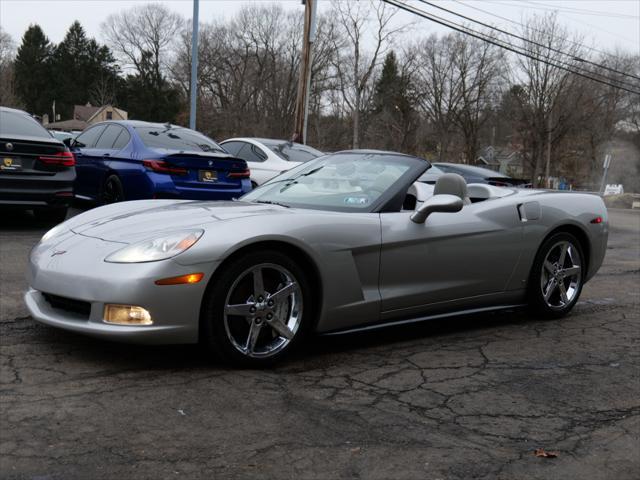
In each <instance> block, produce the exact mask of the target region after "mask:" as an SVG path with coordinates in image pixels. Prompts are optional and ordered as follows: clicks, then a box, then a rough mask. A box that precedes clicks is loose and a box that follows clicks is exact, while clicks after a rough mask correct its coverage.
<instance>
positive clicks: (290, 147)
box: [261, 140, 324, 162]
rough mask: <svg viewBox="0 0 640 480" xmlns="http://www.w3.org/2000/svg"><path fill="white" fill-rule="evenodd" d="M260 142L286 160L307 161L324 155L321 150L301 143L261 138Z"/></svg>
mask: <svg viewBox="0 0 640 480" xmlns="http://www.w3.org/2000/svg"><path fill="white" fill-rule="evenodd" d="M261 143H262V144H264V146H266V147H267V148H269V150H271V151H272V152H273V153H275V154H276V155H278V156H279V157H280V158H282V159H283V160H286V161H288V162H308V161H309V160H313V159H314V158H318V157H321V156H322V155H324V154H323V153H322V152H321V151H319V150H316V149H315V148H311V147H308V146H306V145H302V144H301V143H292V142H284V141H273V140H261Z"/></svg>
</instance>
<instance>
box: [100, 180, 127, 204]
mask: <svg viewBox="0 0 640 480" xmlns="http://www.w3.org/2000/svg"><path fill="white" fill-rule="evenodd" d="M122 201H124V188H123V187H122V182H121V181H120V179H119V178H118V176H117V175H109V176H108V177H107V179H106V180H105V181H104V184H103V186H102V191H101V192H100V203H101V204H102V205H108V204H110V203H117V202H122Z"/></svg>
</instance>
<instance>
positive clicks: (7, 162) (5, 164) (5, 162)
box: [2, 158, 13, 167]
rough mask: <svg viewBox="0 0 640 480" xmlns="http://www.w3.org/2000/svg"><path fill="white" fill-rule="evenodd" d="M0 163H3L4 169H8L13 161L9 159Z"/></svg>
mask: <svg viewBox="0 0 640 480" xmlns="http://www.w3.org/2000/svg"><path fill="white" fill-rule="evenodd" d="M2 163H4V166H5V167H10V166H11V164H12V163H13V160H12V159H11V158H5V159H4V161H3V162H2Z"/></svg>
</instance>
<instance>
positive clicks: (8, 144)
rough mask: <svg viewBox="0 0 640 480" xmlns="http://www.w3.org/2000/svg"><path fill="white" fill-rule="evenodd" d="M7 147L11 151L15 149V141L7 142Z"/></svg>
mask: <svg viewBox="0 0 640 480" xmlns="http://www.w3.org/2000/svg"><path fill="white" fill-rule="evenodd" d="M5 148H6V149H7V150H9V151H11V150H13V143H7V144H6V145H5Z"/></svg>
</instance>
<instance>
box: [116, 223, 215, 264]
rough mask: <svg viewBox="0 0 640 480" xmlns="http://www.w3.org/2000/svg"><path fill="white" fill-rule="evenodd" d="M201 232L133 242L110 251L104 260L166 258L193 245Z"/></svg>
mask: <svg viewBox="0 0 640 480" xmlns="http://www.w3.org/2000/svg"><path fill="white" fill-rule="evenodd" d="M203 233H204V231H203V230H186V231H181V232H175V233H170V234H167V235H163V236H161V237H156V238H153V239H150V240H145V241H143V242H139V243H134V244H133V245H129V246H128V247H125V248H123V249H122V250H118V251H117V252H114V253H112V254H111V255H109V256H108V257H107V258H105V259H104V261H105V262H110V263H143V262H157V261H158V260H166V259H167V258H171V257H175V256H176V255H179V254H180V253H182V252H184V251H185V250H187V249H188V248H189V247H191V246H193V244H195V243H196V242H197V241H198V240H199V239H200V237H201V236H202V234H203Z"/></svg>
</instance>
